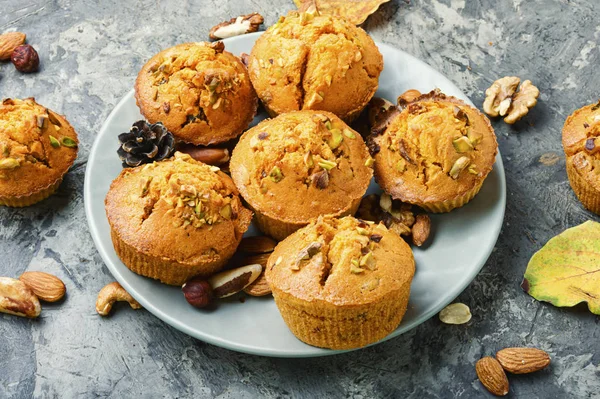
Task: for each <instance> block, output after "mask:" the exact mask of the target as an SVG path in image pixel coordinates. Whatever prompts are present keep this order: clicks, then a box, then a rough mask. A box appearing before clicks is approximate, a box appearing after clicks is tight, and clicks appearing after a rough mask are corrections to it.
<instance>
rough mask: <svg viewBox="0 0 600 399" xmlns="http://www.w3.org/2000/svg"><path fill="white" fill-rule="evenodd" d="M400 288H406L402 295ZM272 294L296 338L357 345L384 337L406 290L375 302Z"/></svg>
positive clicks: (397, 319) (321, 343)
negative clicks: (349, 303) (342, 302)
mask: <svg viewBox="0 0 600 399" xmlns="http://www.w3.org/2000/svg"><path fill="white" fill-rule="evenodd" d="M272 288H273V287H272ZM401 292H406V294H405V295H404V297H403V296H402V294H401ZM273 296H274V298H275V303H276V305H277V307H278V308H279V312H280V313H281V316H282V317H283V320H284V321H285V323H286V324H287V326H288V327H289V329H290V330H291V331H292V333H293V334H294V335H295V336H296V338H298V339H299V340H301V341H302V342H305V343H307V344H309V345H313V346H317V347H320V348H329V349H354V348H361V347H363V346H366V345H369V344H372V343H374V342H377V341H379V340H380V339H382V338H384V337H386V336H387V335H388V334H390V333H391V332H392V331H394V330H395V329H396V328H397V327H398V325H399V324H400V321H401V320H402V317H403V316H404V313H405V312H406V307H407V304H408V297H409V295H408V290H402V291H394V292H391V293H389V294H387V295H386V296H385V297H383V298H381V299H380V300H378V301H377V302H372V303H367V304H362V305H354V306H344V307H335V306H334V305H332V304H322V303H319V302H318V301H312V302H308V301H304V300H301V299H298V298H296V297H293V296H291V295H289V294H287V293H284V292H281V291H279V290H277V289H276V288H275V289H273Z"/></svg>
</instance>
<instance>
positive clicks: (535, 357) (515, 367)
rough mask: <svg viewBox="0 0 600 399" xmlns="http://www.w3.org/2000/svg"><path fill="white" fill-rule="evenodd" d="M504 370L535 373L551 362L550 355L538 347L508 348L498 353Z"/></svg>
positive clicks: (517, 372) (516, 372) (515, 372)
mask: <svg viewBox="0 0 600 399" xmlns="http://www.w3.org/2000/svg"><path fill="white" fill-rule="evenodd" d="M496 358H497V359H498V362H500V365H502V367H503V368H504V370H506V371H508V372H509V373H513V374H527V373H533V372H534V371H538V370H541V369H543V368H544V367H546V366H548V365H549V364H550V355H548V354H547V353H546V352H544V351H543V350H541V349H536V348H506V349H502V350H500V351H498V353H496Z"/></svg>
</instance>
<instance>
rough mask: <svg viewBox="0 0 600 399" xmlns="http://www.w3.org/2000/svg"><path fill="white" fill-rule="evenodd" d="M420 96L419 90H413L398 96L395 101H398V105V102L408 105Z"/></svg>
mask: <svg viewBox="0 0 600 399" xmlns="http://www.w3.org/2000/svg"><path fill="white" fill-rule="evenodd" d="M420 96H421V92H420V91H419V90H415V89H411V90H406V91H405V92H404V93H402V94H400V96H399V97H398V100H397V101H398V104H400V100H403V101H405V102H407V103H410V102H413V101H415V100H416V99H417V98H418V97H420Z"/></svg>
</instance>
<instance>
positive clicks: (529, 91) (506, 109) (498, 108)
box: [483, 76, 540, 125]
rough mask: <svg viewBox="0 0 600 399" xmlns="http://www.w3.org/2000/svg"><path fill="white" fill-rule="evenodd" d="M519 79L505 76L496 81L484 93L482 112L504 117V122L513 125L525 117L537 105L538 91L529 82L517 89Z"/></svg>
mask: <svg viewBox="0 0 600 399" xmlns="http://www.w3.org/2000/svg"><path fill="white" fill-rule="evenodd" d="M520 82H521V79H519V78H518V77H516V76H505V77H503V78H502V79H498V80H496V81H495V82H494V83H493V84H492V85H491V86H490V87H489V88H488V89H487V90H486V91H485V95H486V97H485V101H484V102H483V110H484V111H485V113H486V114H488V115H489V116H493V117H495V116H504V122H506V123H508V124H509V125H512V124H514V123H515V122H517V121H518V120H519V119H521V118H522V117H524V116H525V115H527V113H528V112H529V110H530V109H531V108H533V107H535V105H536V104H537V98H538V96H539V95H540V91H539V90H538V88H537V87H535V86H534V85H533V84H532V83H531V81H530V80H526V81H524V82H523V83H522V84H521V87H520V88H519V91H517V87H518V86H519V83H520Z"/></svg>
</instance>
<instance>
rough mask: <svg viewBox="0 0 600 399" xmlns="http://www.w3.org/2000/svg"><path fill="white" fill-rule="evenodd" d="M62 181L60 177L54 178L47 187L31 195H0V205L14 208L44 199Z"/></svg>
mask: <svg viewBox="0 0 600 399" xmlns="http://www.w3.org/2000/svg"><path fill="white" fill-rule="evenodd" d="M61 183H62V177H61V178H60V179H58V180H56V181H55V182H54V183H52V184H51V185H49V186H48V187H46V188H44V189H42V190H40V191H38V192H36V193H33V194H31V195H27V196H23V197H0V205H4V206H10V207H14V208H22V207H24V206H30V205H33V204H35V203H37V202H40V201H42V200H45V199H46V198H48V197H49V196H51V195H52V194H54V193H55V192H56V190H58V187H59V186H60V184H61Z"/></svg>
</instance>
